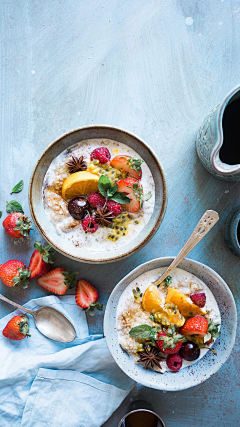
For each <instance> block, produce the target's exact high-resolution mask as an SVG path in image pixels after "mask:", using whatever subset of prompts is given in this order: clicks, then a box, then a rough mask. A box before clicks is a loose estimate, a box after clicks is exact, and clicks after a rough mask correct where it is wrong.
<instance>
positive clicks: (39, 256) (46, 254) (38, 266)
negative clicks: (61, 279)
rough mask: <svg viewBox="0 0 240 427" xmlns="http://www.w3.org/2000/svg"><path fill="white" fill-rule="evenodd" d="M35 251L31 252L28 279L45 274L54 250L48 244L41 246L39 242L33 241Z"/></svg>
mask: <svg viewBox="0 0 240 427" xmlns="http://www.w3.org/2000/svg"><path fill="white" fill-rule="evenodd" d="M34 248H35V251H34V252H33V254H32V256H31V259H30V264H29V267H28V268H29V270H30V271H31V276H30V279H34V278H37V277H40V276H43V275H44V274H46V273H47V272H48V271H49V270H50V267H51V264H53V260H52V255H53V253H54V251H53V250H52V248H51V246H50V245H46V246H45V248H43V247H42V244H41V242H35V243H34Z"/></svg>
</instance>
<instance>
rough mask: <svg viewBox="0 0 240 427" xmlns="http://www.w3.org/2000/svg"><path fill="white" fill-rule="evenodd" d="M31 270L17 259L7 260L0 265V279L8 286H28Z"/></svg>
mask: <svg viewBox="0 0 240 427" xmlns="http://www.w3.org/2000/svg"><path fill="white" fill-rule="evenodd" d="M30 274H31V271H29V270H28V268H27V267H26V265H25V264H24V263H23V262H21V261H17V260H11V261H7V262H5V263H4V264H2V265H1V269H0V279H1V280H2V281H3V283H4V285H6V286H9V287H10V288H13V287H16V286H18V285H21V286H22V288H23V289H25V288H27V287H28V283H29V280H28V279H29V277H30Z"/></svg>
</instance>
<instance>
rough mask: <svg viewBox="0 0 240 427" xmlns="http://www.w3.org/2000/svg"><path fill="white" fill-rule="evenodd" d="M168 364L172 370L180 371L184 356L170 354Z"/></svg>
mask: <svg viewBox="0 0 240 427" xmlns="http://www.w3.org/2000/svg"><path fill="white" fill-rule="evenodd" d="M167 365H168V367H169V369H171V370H172V371H175V372H177V371H179V369H180V368H181V367H182V358H181V356H179V354H169V356H168V357H167Z"/></svg>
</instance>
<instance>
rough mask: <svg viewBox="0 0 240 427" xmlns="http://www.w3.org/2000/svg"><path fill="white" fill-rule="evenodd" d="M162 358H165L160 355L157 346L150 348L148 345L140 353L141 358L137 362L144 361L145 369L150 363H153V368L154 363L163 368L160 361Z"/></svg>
mask: <svg viewBox="0 0 240 427" xmlns="http://www.w3.org/2000/svg"><path fill="white" fill-rule="evenodd" d="M162 360H164V359H163V357H161V356H160V355H159V353H158V351H157V350H156V348H154V347H152V348H151V349H149V348H148V347H145V350H144V351H142V352H141V353H140V359H138V360H137V362H144V363H145V366H144V369H147V368H148V365H151V367H152V369H153V368H154V365H157V366H158V368H160V369H162V367H161V365H160V363H159V362H160V361H162Z"/></svg>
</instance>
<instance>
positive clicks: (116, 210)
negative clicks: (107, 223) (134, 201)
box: [107, 200, 122, 216]
mask: <svg viewBox="0 0 240 427" xmlns="http://www.w3.org/2000/svg"><path fill="white" fill-rule="evenodd" d="M107 207H108V210H109V211H111V212H112V213H113V215H114V216H118V215H120V213H121V212H122V205H120V203H117V202H113V201H112V200H109V201H108V202H107Z"/></svg>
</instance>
